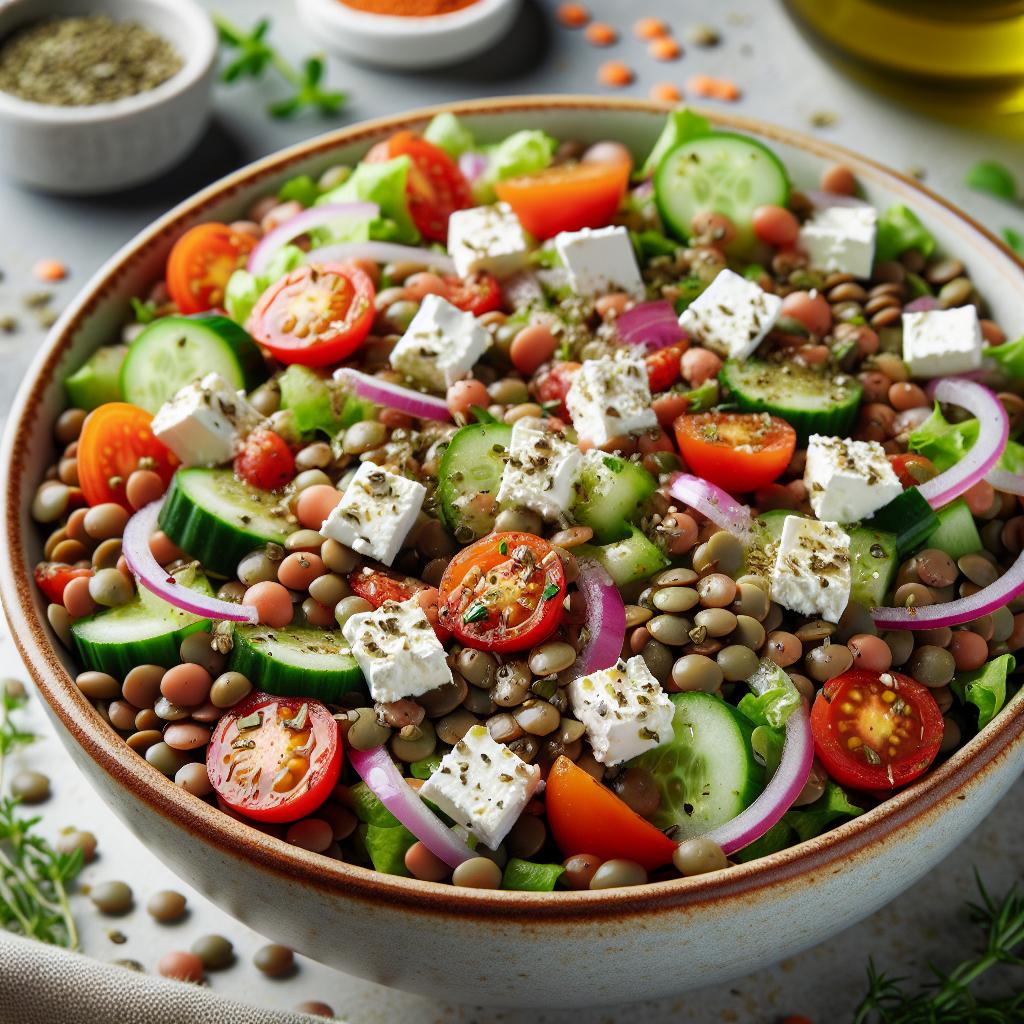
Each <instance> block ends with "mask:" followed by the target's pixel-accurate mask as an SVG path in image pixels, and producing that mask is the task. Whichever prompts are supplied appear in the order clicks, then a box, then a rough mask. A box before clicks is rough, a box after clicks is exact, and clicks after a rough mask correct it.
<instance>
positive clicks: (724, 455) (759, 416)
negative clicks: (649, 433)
mask: <svg viewBox="0 0 1024 1024" xmlns="http://www.w3.org/2000/svg"><path fill="white" fill-rule="evenodd" d="M674 427H675V432H676V442H677V443H678V445H679V450H680V451H681V452H682V454H683V458H684V459H685V460H686V463H687V465H688V466H689V467H690V469H691V470H693V472H694V473H696V474H697V475H698V476H702V477H703V478H704V479H705V480H710V481H711V483H713V484H718V486H719V487H722V488H724V489H725V490H727V491H731V492H733V493H737V492H743V491H754V490H757V488H758V487H764V486H765V485H766V484H770V483H771V482H772V481H773V480H775V479H776V478H777V477H779V476H781V475H782V472H783V470H784V469H785V468H786V466H788V465H789V460H790V459H791V458H792V457H793V450H794V449H795V448H796V431H795V430H794V429H793V428H792V427H791V426H790V425H789V424H788V423H787V422H786V421H785V420H782V419H779V418H778V417H777V416H769V415H768V414H767V413H760V412H758V413H739V412H702V413H697V414H696V415H692V416H691V415H686V416H680V417H679V419H677V420H676V421H675V424H674Z"/></svg>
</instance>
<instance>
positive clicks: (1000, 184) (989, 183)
mask: <svg viewBox="0 0 1024 1024" xmlns="http://www.w3.org/2000/svg"><path fill="white" fill-rule="evenodd" d="M964 184H965V185H966V186H967V187H968V188H973V189H974V191H975V192H987V193H988V194H989V195H990V196H995V197H996V198H997V199H1015V198H1016V196H1017V182H1016V181H1015V180H1014V177H1013V175H1012V174H1011V173H1010V170H1009V168H1007V167H1005V166H1003V164H1001V163H1000V162H999V161H998V160H979V161H978V162H977V163H976V164H975V165H974V166H973V167H971V168H970V170H968V172H967V174H966V175H965V176H964Z"/></svg>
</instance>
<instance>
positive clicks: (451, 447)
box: [437, 423, 512, 543]
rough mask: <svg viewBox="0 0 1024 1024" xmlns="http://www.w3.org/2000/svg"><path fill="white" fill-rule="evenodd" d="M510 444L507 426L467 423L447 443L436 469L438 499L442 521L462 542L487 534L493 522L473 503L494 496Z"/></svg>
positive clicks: (504, 424)
mask: <svg viewBox="0 0 1024 1024" xmlns="http://www.w3.org/2000/svg"><path fill="white" fill-rule="evenodd" d="M511 443H512V428H511V427H510V426H509V425H508V424H507V423H470V424H469V425H468V426H465V427H462V428H461V429H460V430H458V431H456V433H455V436H454V437H452V439H451V441H449V442H448V447H447V448H446V449H445V453H444V455H442V456H441V464H440V467H439V470H438V481H439V482H438V485H437V500H438V503H439V507H440V511H441V521H442V522H443V523H444V525H445V526H447V527H448V529H449V530H451V531H452V533H454V534H455V535H456V537H457V538H458V539H459V540H460V541H462V542H463V543H469V541H471V540H476V539H477V538H478V537H482V536H483V535H484V534H485V533H490V531H491V530H492V529H493V528H494V520H493V519H491V518H490V517H489V516H487V515H481V514H480V513H479V512H476V511H475V510H474V508H473V505H472V501H473V499H474V498H475V497H476V496H477V495H478V494H497V493H498V487H499V486H500V484H501V474H502V472H503V471H504V469H505V462H506V460H507V459H508V449H509V445H510V444H511Z"/></svg>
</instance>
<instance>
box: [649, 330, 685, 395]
mask: <svg viewBox="0 0 1024 1024" xmlns="http://www.w3.org/2000/svg"><path fill="white" fill-rule="evenodd" d="M689 347H690V346H689V343H686V344H679V345H669V346H668V347H667V348H663V349H659V350H658V351H657V352H652V353H651V354H650V355H649V356H647V357H646V358H645V359H644V363H645V364H646V366H647V380H648V383H649V384H650V387H651V394H652V395H656V394H658V393H659V392H661V391H668V389H669V388H670V387H672V385H673V384H675V382H676V381H677V380H679V375H680V372H681V371H680V368H679V360H680V359H682V356H683V353H684V352H685V351H686V350H687V349H688V348H689Z"/></svg>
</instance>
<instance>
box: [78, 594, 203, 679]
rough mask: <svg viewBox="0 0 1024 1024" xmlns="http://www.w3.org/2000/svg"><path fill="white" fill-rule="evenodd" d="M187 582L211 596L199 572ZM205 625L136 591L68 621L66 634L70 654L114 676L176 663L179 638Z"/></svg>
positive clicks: (189, 615)
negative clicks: (112, 604)
mask: <svg viewBox="0 0 1024 1024" xmlns="http://www.w3.org/2000/svg"><path fill="white" fill-rule="evenodd" d="M187 586H188V587H189V588H190V589H191V590H195V591H196V592H197V593H200V594H206V595H208V596H212V595H213V590H212V589H211V588H210V584H209V583H208V582H207V579H206V577H205V576H202V575H197V576H196V577H195V578H194V579H193V580H192V582H191V583H188V584H187ZM209 628H210V620H209V619H203V618H200V617H199V616H198V615H193V614H192V613H191V612H186V611H182V610H181V609H180V608H175V607H174V606H173V605H170V604H168V603H167V602H166V601H162V600H160V598H158V597H155V596H154V595H152V594H150V593H149V592H148V591H143V590H140V591H139V592H138V593H137V594H136V595H135V597H133V598H132V599H131V600H130V601H129V602H128V603H127V604H123V605H121V606H120V607H119V608H107V609H105V610H104V611H100V612H95V613H94V614H92V615H87V616H86V617H85V618H82V619H79V620H78V621H77V622H75V623H73V624H72V626H71V638H72V641H73V643H74V646H75V654H76V655H77V656H78V659H79V661H81V663H82V664H83V665H84V666H85V667H86V668H89V669H93V670H94V671H96V672H109V673H110V674H111V675H112V676H115V677H116V678H118V679H120V678H122V677H123V676H125V675H127V674H128V672H130V671H131V670H132V669H133V668H134V667H135V666H136V665H163V666H164V668H171V667H173V666H174V665H177V664H178V663H179V662H180V661H181V655H180V653H179V649H180V647H181V641H182V640H184V639H185V637H187V636H188V635H189V634H190V633H198V632H200V631H201V630H206V629H209Z"/></svg>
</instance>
